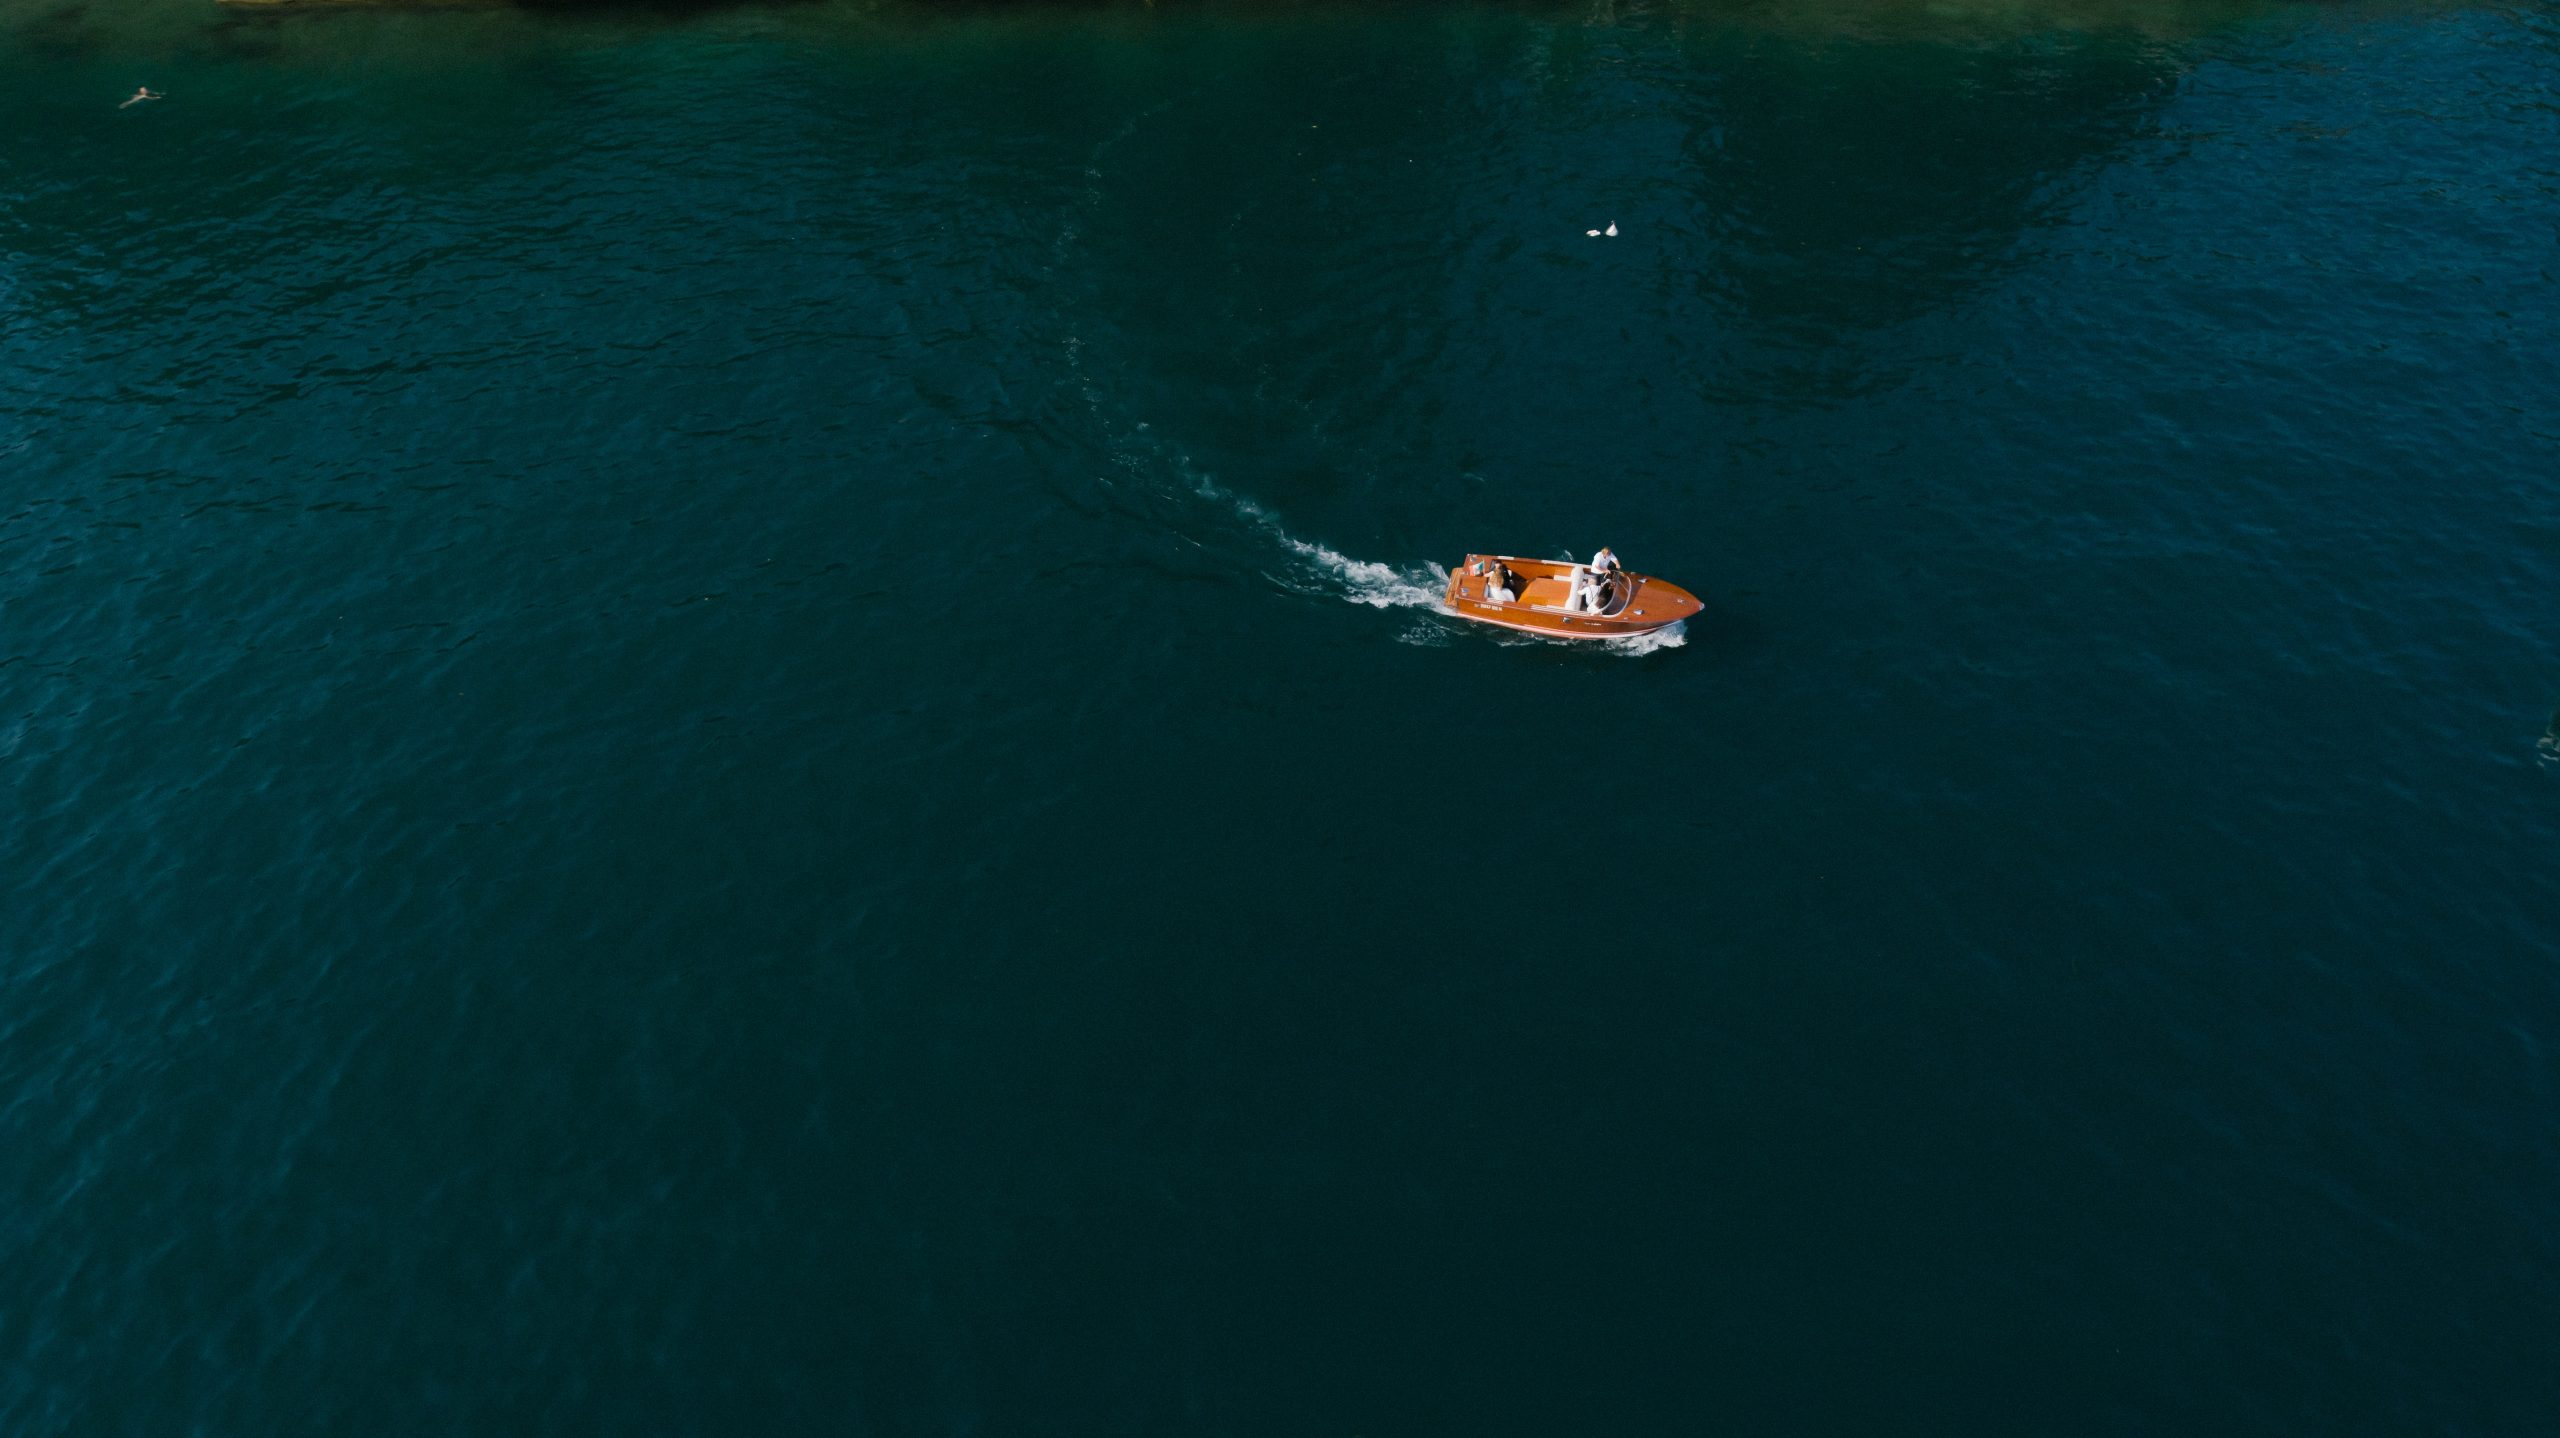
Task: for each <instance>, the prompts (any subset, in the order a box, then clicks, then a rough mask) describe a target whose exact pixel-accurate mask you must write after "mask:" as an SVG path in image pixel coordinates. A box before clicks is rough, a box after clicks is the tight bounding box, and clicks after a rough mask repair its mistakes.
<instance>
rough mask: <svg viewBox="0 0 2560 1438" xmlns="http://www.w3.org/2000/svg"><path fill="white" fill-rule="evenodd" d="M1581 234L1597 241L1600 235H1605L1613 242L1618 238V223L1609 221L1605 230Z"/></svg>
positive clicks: (1587, 231) (1585, 231)
mask: <svg viewBox="0 0 2560 1438" xmlns="http://www.w3.org/2000/svg"><path fill="white" fill-rule="evenodd" d="M1583 233H1584V234H1586V235H1589V236H1591V237H1592V238H1593V239H1598V238H1599V237H1600V236H1602V235H1607V236H1608V237H1609V238H1611V239H1613V240H1614V239H1616V238H1617V237H1618V222H1617V221H1616V220H1611V221H1610V222H1609V228H1607V229H1605V230H1584V231H1583Z"/></svg>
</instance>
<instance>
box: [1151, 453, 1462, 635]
mask: <svg viewBox="0 0 2560 1438" xmlns="http://www.w3.org/2000/svg"><path fill="white" fill-rule="evenodd" d="M1198 488H1199V491H1200V493H1201V495H1202V497H1204V498H1207V499H1213V500H1216V501H1217V502H1218V503H1220V504H1223V505H1225V506H1227V507H1228V508H1230V509H1232V510H1234V511H1235V512H1236V513H1237V514H1238V515H1239V516H1241V517H1242V518H1243V520H1244V521H1245V523H1247V524H1249V525H1251V526H1253V527H1254V528H1255V529H1257V530H1260V531H1261V532H1262V533H1263V535H1264V536H1265V537H1267V538H1269V539H1270V540H1271V541H1272V542H1273V543H1274V544H1276V545H1278V546H1279V547H1280V548H1281V549H1282V550H1283V551H1285V552H1287V553H1288V554H1289V555H1291V556H1292V557H1294V558H1295V559H1296V561H1297V562H1296V563H1295V564H1294V565H1292V566H1291V567H1290V568H1289V569H1287V570H1284V571H1282V572H1279V573H1275V574H1272V575H1271V578H1272V580H1273V581H1274V582H1275V583H1278V584H1280V585H1281V586H1283V587H1285V588H1288V589H1292V590H1295V591H1297V592H1298V593H1300V594H1316V595H1325V596H1329V597H1332V598H1337V599H1345V600H1349V601H1350V602H1351V603H1353V604H1365V605H1367V606H1369V607H1370V608H1372V609H1431V610H1438V609H1440V607H1441V605H1440V596H1441V595H1442V594H1443V593H1444V592H1446V591H1447V589H1448V587H1449V571H1448V570H1446V569H1443V568H1441V567H1440V566H1439V565H1436V564H1430V565H1424V566H1422V567H1421V568H1418V569H1398V568H1396V567H1395V566H1394V565H1392V564H1381V563H1379V562H1378V561H1377V560H1374V559H1354V558H1352V557H1351V556H1350V555H1347V554H1345V553H1343V552H1342V551H1341V550H1338V549H1335V548H1333V547H1332V546H1330V545H1324V544H1318V543H1315V542H1314V541H1312V540H1306V539H1300V538H1299V537H1298V536H1296V535H1294V534H1291V533H1290V532H1289V530H1288V527H1287V526H1285V525H1283V524H1282V523H1281V522H1280V521H1279V520H1278V519H1277V518H1275V517H1273V515H1272V513H1271V511H1269V510H1267V509H1264V508H1263V507H1262V506H1261V505H1258V504H1256V503H1254V502H1253V501H1252V500H1250V499H1246V498H1245V497H1243V496H1242V495H1239V494H1231V493H1229V492H1228V491H1227V490H1226V489H1224V488H1222V487H1221V486H1220V485H1219V484H1218V483H1217V481H1215V480H1211V479H1206V478H1201V479H1199V480H1198Z"/></svg>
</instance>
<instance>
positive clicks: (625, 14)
mask: <svg viewBox="0 0 2560 1438" xmlns="http://www.w3.org/2000/svg"><path fill="white" fill-rule="evenodd" d="M1374 8H1376V7H1375V6H1373V5H1368V4H1362V3H1358V0H145V3H141V4H136V5H111V4H107V3H103V0H0V34H7V35H10V36H13V37H14V38H15V39H16V40H17V41H18V42H19V43H22V44H26V45H30V46H34V47H38V48H40V49H44V50H48V51H52V52H55V53H62V54H77V53H114V52H115V51H117V50H120V49H139V50H144V51H149V50H169V49H172V48H175V49H177V50H179V51H185V50H191V49H201V50H204V51H206V52H208V53H215V54H222V53H236V52H237V51H239V50H241V49H243V48H246V49H249V50H256V51H259V52H261V53H262V54H265V55H267V56H270V57H275V58H282V57H283V56H285V55H288V54H290V53H293V51H292V50H290V49H283V50H279V49H273V48H269V42H268V41H262V40H260V39H257V38H253V37H256V36H259V35H261V34H262V33H263V32H262V31H260V30H259V29H258V28H257V27H259V26H261V25H269V24H275V25H289V24H291V23H293V22H295V21H302V20H310V21H318V20H328V19H338V20H347V19H353V18H357V17H362V16H366V15H371V16H373V17H375V18H376V19H377V20H384V21H391V22H394V23H398V22H399V21H401V20H402V19H403V18H404V17H407V18H411V19H427V18H431V17H436V16H444V17H449V18H452V19H456V20H467V17H469V16H472V15H475V14H477V15H481V16H484V17H487V18H489V19H493V20H503V19H504V18H505V17H507V16H510V15H513V16H521V17H524V18H526V19H527V20H532V21H541V20H545V19H548V20H553V21H568V22H587V23H589V24H594V23H599V22H600V23H604V24H607V25H610V24H613V23H615V22H629V23H641V24H664V23H669V22H679V23H680V22H686V21H709V22H718V21H723V20H726V21H731V22H737V21H746V22H749V23H760V24H762V25H767V26H769V27H770V28H771V29H772V30H773V31H774V33H777V34H788V35H793V36H797V37H800V38H806V39H811V40H820V41H823V40H825V39H827V38H828V37H830V36H837V37H842V38H847V39H858V38H859V37H860V35H861V34H863V33H865V32H867V31H869V30H872V29H875V28H877V27H881V26H891V27H896V26H906V25H917V24H926V25H929V24H933V23H935V22H937V21H952V20H967V19H978V20H999V21H1001V20H1012V21H1017V22H1023V23H1033V24H1039V23H1048V22H1052V21H1057V20H1067V21H1073V22H1079V23H1086V24H1090V23H1094V22H1096V21H1107V22H1111V23H1115V24H1117V23H1123V22H1126V23H1142V22H1150V21H1151V22H1155V23H1178V22H1179V21H1180V20H1182V19H1183V18H1184V17H1192V18H1204V17H1206V18H1217V19H1221V20H1226V21H1234V20H1239V19H1265V20H1271V21H1287V20H1289V19H1291V18H1298V19H1305V20H1318V21H1320V20H1322V19H1323V18H1324V17H1325V16H1327V15H1328V14H1341V13H1347V12H1353V11H1359V10H1367V9H1374ZM1390 8H1392V9H1394V10H1397V11H1401V12H1406V13H1410V14H1414V15H1432V14H1441V15H1447V16H1451V17H1463V16H1467V15H1495V14H1505V13H1509V14H1517V15H1521V16H1524V17H1540V18H1547V19H1554V20H1564V21H1569V22H1574V23H1582V24H1590V25H1597V26H1607V25H1611V24H1616V23H1620V22H1622V21H1625V20H1628V19H1633V18H1637V17H1654V18H1659V17H1662V16H1665V15H1671V16H1682V17H1686V18H1688V19H1690V20H1693V21H1694V22H1695V23H1698V24H1701V25H1712V26H1718V27H1740V28H1744V29H1759V30H1765V31H1767V32H1769V33H1770V34H1772V35H1773V36H1781V37H1791V38H1796V39H1803V40H1819V39H1843V40H1846V39H1865V40H1882V41H1948V40H1955V41H1964V40H1968V39H1970V40H1976V41H1992V40H1999V39H2002V38H2004V37H2009V38H2014V37H2021V36H2033V35H2048V34H2049V35H2086V36H2108V35H2113V36H2127V37H2143V38H2149V39H2155V40H2174V39H2179V38H2184V37H2193V36H2196V35H2199V34H2204V33H2208V32H2211V31H2213V30H2216V29H2221V28H2224V27H2228V26H2232V25H2245V24H2252V23H2266V22H2268V21H2273V20H2280V19H2282V18H2284V17H2288V16H2310V15H2317V16H2320V17H2324V18H2331V19H2341V20H2356V19H2387V18H2401V17H2407V16H2412V15H2419V14H2424V13H2429V12H2431V11H2435V10H2441V9H2447V8H2455V7H2452V6H2450V5H2449V4H2448V3H2446V0H1934V3H1920V2H1919V0H1814V3H1789V0H1668V3H1633V4H1630V3H1624V0H1396V3H1394V4H1393V5H1392V6H1391V7H1390ZM404 38H405V39H407V40H408V41H410V42H411V43H414V44H417V45H420V46H423V47H425V49H426V50H427V51H428V52H429V53H432V52H433V51H434V50H435V49H436V48H438V47H439V43H440V42H439V40H438V38H437V37H435V36H433V35H430V34H425V33H419V32H415V31H412V32H410V33H408V34H407V35H405V36H404ZM483 38H489V37H485V36H484V37H483ZM313 53H314V57H315V58H318V57H319V56H321V55H325V54H326V53H327V48H326V45H325V43H323V44H322V45H320V46H319V47H318V48H316V49H315V50H314V51H313Z"/></svg>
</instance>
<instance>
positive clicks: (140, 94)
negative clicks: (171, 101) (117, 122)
mask: <svg viewBox="0 0 2560 1438" xmlns="http://www.w3.org/2000/svg"><path fill="white" fill-rule="evenodd" d="M159 98H160V92H159V91H157V90H154V89H152V88H151V87H150V86H148V85H142V86H137V87H136V88H135V90H134V92H133V98H132V99H130V100H127V101H125V102H124V103H123V104H121V105H118V106H116V108H117V109H119V110H130V109H132V108H133V107H134V106H136V105H139V104H141V103H142V102H143V101H145V100H157V99H159Z"/></svg>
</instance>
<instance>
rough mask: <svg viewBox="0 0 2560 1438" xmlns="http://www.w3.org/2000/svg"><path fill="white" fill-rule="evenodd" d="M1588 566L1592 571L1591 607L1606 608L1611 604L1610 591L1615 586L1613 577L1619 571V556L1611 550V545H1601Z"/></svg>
mask: <svg viewBox="0 0 2560 1438" xmlns="http://www.w3.org/2000/svg"><path fill="white" fill-rule="evenodd" d="M1586 567H1587V568H1589V569H1590V571H1591V600H1590V607H1591V608H1593V609H1606V608H1607V607H1608V606H1609V595H1610V591H1611V590H1612V589H1613V588H1614V587H1615V586H1614V585H1613V583H1612V578H1613V576H1615V575H1616V574H1617V572H1618V556H1617V555H1616V554H1614V553H1612V552H1610V549H1609V546H1607V545H1605V544H1604V545H1602V546H1600V552H1599V553H1598V554H1595V555H1593V556H1591V563H1590V564H1589V565H1588V566H1586Z"/></svg>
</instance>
